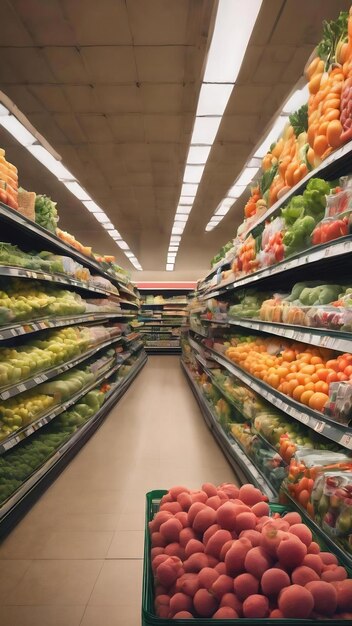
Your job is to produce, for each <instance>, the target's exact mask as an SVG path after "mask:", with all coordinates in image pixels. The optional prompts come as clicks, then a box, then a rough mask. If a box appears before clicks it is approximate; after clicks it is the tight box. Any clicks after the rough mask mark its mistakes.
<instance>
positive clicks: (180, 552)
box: [164, 542, 185, 561]
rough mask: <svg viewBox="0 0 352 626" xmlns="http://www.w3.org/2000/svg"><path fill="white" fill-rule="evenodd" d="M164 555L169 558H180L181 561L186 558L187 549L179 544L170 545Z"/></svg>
mask: <svg viewBox="0 0 352 626" xmlns="http://www.w3.org/2000/svg"><path fill="white" fill-rule="evenodd" d="M164 553H165V554H167V555H168V556H178V558H179V559H181V561H183V560H184V558H185V549H184V548H182V547H181V546H180V544H179V543H177V542H174V543H169V544H168V545H167V546H166V548H165V549H164Z"/></svg>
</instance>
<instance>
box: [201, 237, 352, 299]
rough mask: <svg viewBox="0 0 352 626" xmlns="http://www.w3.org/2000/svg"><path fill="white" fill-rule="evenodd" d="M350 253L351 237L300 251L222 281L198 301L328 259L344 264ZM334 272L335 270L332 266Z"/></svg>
mask: <svg viewBox="0 0 352 626" xmlns="http://www.w3.org/2000/svg"><path fill="white" fill-rule="evenodd" d="M351 253H352V235H348V236H346V237H341V238H340V239H336V240H334V241H330V242H329V243H326V244H323V245H318V246H314V247H313V248H309V249H307V250H304V251H302V252H301V253H300V254H297V255H295V256H292V257H290V258H288V259H285V260H284V261H281V262H280V263H277V264H276V265H272V266H270V267H266V268H263V269H261V270H258V271H257V272H253V273H252V274H248V275H247V276H244V277H243V278H239V279H238V280H235V281H234V280H233V278H229V279H228V280H227V281H223V282H222V283H220V284H219V285H217V287H216V289H215V290H212V289H210V290H209V291H207V292H205V293H204V294H202V296H200V300H209V299H210V298H215V297H216V296H219V295H225V294H227V293H229V292H231V291H233V290H235V289H238V288H240V287H244V286H246V285H253V283H258V282H260V281H262V280H265V279H269V278H271V277H272V276H278V275H280V274H283V273H284V272H287V271H296V270H297V269H298V268H304V267H305V266H306V265H307V264H308V263H309V264H310V266H311V265H317V264H320V263H322V262H325V261H327V260H329V259H337V258H340V259H341V261H343V262H345V261H346V257H348V256H349V255H350V254H351ZM334 270H335V271H336V268H335V266H334Z"/></svg>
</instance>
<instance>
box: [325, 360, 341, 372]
mask: <svg viewBox="0 0 352 626" xmlns="http://www.w3.org/2000/svg"><path fill="white" fill-rule="evenodd" d="M326 367H327V368H329V369H332V370H334V371H335V372H339V371H340V368H339V362H338V360H337V359H330V361H327V362H326Z"/></svg>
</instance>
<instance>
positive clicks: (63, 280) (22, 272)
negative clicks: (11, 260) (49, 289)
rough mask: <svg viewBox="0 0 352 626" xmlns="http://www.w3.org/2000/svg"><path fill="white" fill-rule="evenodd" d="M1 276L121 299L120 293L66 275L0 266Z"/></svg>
mask: <svg viewBox="0 0 352 626" xmlns="http://www.w3.org/2000/svg"><path fill="white" fill-rule="evenodd" d="M0 276H5V277H9V278H30V279H33V280H40V281H42V282H50V283H54V284H58V285H67V286H68V287H75V288H76V289H80V290H81V291H87V292H90V293H94V294H96V293H98V294H99V295H102V296H115V297H119V294H118V293H114V292H113V291H108V290H107V289H103V288H102V287H95V285H93V284H91V283H90V282H89V281H86V280H77V279H76V278H71V277H70V276H67V275H66V274H49V273H48V272H42V271H40V270H30V269H26V268H24V267H15V266H12V265H11V266H9V265H0Z"/></svg>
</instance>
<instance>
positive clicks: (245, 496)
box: [238, 484, 264, 506]
mask: <svg viewBox="0 0 352 626" xmlns="http://www.w3.org/2000/svg"><path fill="white" fill-rule="evenodd" d="M238 497H239V499H240V500H242V502H244V504H248V505H249V506H253V505H254V504H257V502H262V501H263V499H264V498H263V494H262V493H261V491H259V489H257V488H256V487H254V485H251V484H247V485H242V487H241V488H240V490H239V494H238Z"/></svg>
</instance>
